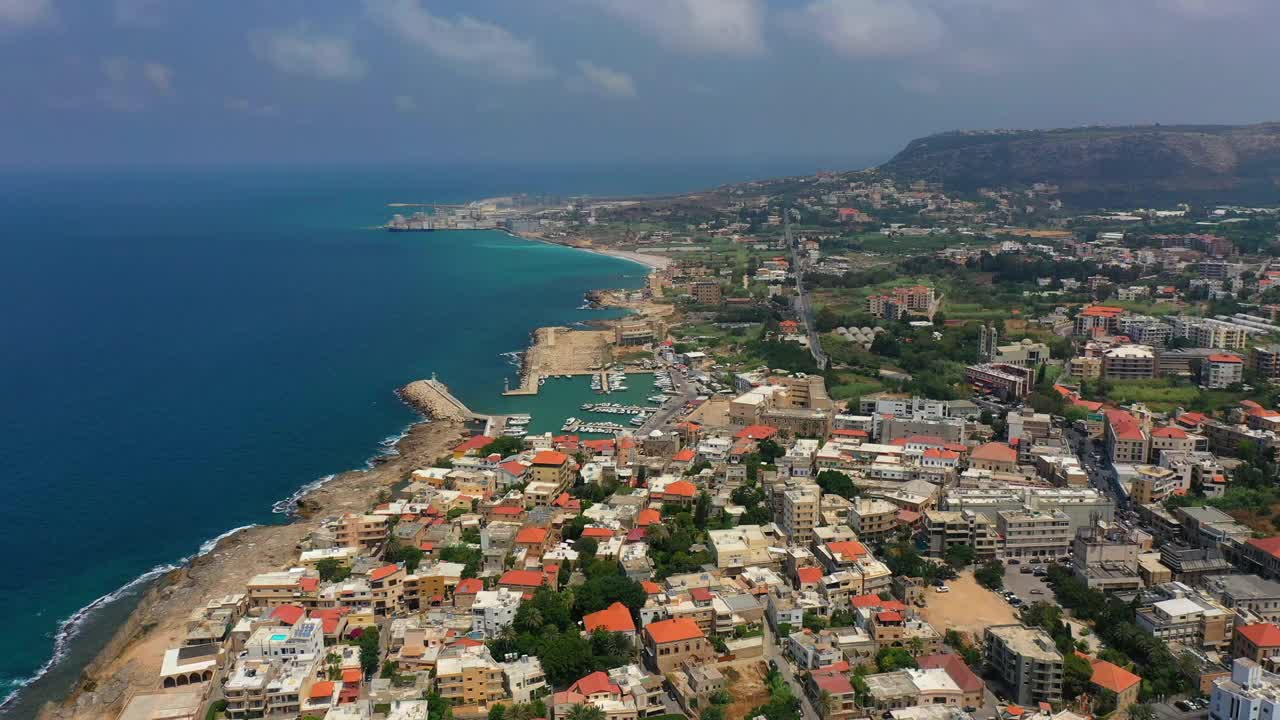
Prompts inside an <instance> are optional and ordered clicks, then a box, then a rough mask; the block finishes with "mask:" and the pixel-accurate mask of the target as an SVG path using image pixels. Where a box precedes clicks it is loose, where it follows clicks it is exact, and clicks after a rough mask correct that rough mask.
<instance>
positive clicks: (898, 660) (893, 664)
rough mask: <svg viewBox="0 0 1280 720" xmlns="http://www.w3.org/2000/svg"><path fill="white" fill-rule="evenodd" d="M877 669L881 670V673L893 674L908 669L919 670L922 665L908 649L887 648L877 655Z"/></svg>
mask: <svg viewBox="0 0 1280 720" xmlns="http://www.w3.org/2000/svg"><path fill="white" fill-rule="evenodd" d="M876 667H878V668H880V672H882V673H884V672H893V671H894V670H904V669H908V668H918V667H920V664H919V663H917V662H916V659H915V658H914V657H912V656H911V653H910V652H909V651H908V650H907V649H906V648H900V647H887V648H881V649H880V652H878V653H876Z"/></svg>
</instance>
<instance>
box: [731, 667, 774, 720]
mask: <svg viewBox="0 0 1280 720" xmlns="http://www.w3.org/2000/svg"><path fill="white" fill-rule="evenodd" d="M720 671H721V672H723V673H724V677H725V689H726V690H728V691H729V693H730V694H731V695H733V702H732V703H730V704H729V705H728V706H727V707H726V708H725V709H724V716H725V717H727V718H744V717H746V716H747V713H749V712H751V711H752V710H754V709H756V708H758V707H760V706H761V705H763V704H765V703H766V702H769V689H768V688H767V687H765V684H764V676H765V673H766V671H765V665H764V663H763V662H753V663H734V664H732V665H729V666H723V665H722V666H721V667H720Z"/></svg>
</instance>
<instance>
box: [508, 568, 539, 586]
mask: <svg viewBox="0 0 1280 720" xmlns="http://www.w3.org/2000/svg"><path fill="white" fill-rule="evenodd" d="M546 580H547V576H546V575H544V574H542V573H540V572H538V571H537V570H508V571H506V572H505V573H503V575H502V577H501V578H500V579H499V580H498V584H499V585H515V586H518V587H541V586H542V585H543V584H544V583H545V582H546Z"/></svg>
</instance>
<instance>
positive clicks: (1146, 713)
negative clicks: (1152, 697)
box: [1129, 703, 1156, 720]
mask: <svg viewBox="0 0 1280 720" xmlns="http://www.w3.org/2000/svg"><path fill="white" fill-rule="evenodd" d="M1129 720H1156V711H1155V708H1153V707H1151V705H1150V704H1149V703H1138V704H1137V705H1130V706H1129Z"/></svg>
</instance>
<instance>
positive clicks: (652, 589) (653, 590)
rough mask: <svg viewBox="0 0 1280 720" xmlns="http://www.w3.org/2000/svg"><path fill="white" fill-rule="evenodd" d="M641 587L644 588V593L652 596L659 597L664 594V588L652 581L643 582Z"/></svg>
mask: <svg viewBox="0 0 1280 720" xmlns="http://www.w3.org/2000/svg"><path fill="white" fill-rule="evenodd" d="M640 587H642V588H644V591H645V592H646V593H648V594H650V595H657V594H658V593H660V592H662V586H661V585H659V584H658V583H656V582H653V581H652V580H641V581H640Z"/></svg>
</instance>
